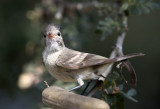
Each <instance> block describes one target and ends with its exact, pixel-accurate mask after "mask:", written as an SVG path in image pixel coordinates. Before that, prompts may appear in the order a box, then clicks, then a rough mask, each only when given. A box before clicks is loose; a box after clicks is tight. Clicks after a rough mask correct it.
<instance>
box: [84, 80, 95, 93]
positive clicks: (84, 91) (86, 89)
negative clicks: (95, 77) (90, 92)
mask: <svg viewBox="0 0 160 109" xmlns="http://www.w3.org/2000/svg"><path fill="white" fill-rule="evenodd" d="M91 82H92V80H90V81H89V82H88V83H87V86H86V87H85V89H84V90H83V92H82V93H81V95H83V94H84V93H85V92H86V90H87V88H88V87H89V85H90V84H91Z"/></svg>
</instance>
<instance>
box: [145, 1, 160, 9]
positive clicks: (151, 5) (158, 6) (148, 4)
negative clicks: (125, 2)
mask: <svg viewBox="0 0 160 109" xmlns="http://www.w3.org/2000/svg"><path fill="white" fill-rule="evenodd" d="M146 5H147V6H148V7H149V8H151V9H152V10H154V9H160V5H159V4H158V3H156V2H148V3H147V4H146Z"/></svg>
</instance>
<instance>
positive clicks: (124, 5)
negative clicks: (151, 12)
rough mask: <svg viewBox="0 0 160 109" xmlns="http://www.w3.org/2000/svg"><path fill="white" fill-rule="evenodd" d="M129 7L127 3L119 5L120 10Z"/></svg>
mask: <svg viewBox="0 0 160 109" xmlns="http://www.w3.org/2000/svg"><path fill="white" fill-rule="evenodd" d="M128 7H129V4H128V3H124V4H123V5H122V6H121V10H127V9H128Z"/></svg>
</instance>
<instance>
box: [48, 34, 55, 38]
mask: <svg viewBox="0 0 160 109" xmlns="http://www.w3.org/2000/svg"><path fill="white" fill-rule="evenodd" d="M48 37H49V38H55V37H56V36H55V35H53V34H48Z"/></svg>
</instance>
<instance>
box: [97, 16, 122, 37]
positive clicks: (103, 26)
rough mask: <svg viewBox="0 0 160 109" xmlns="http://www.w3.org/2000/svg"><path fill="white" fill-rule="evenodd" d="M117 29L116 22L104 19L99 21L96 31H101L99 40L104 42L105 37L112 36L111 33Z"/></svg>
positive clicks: (117, 24) (108, 18)
mask: <svg viewBox="0 0 160 109" xmlns="http://www.w3.org/2000/svg"><path fill="white" fill-rule="evenodd" d="M118 27H119V22H118V21H114V20H113V19H112V18H110V17H106V18H105V20H103V21H102V20H101V21H99V25H98V26H97V29H98V30H101V31H103V35H102V37H101V39H102V40H104V39H105V36H108V35H110V34H112V32H113V31H115V29H116V28H118Z"/></svg>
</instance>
